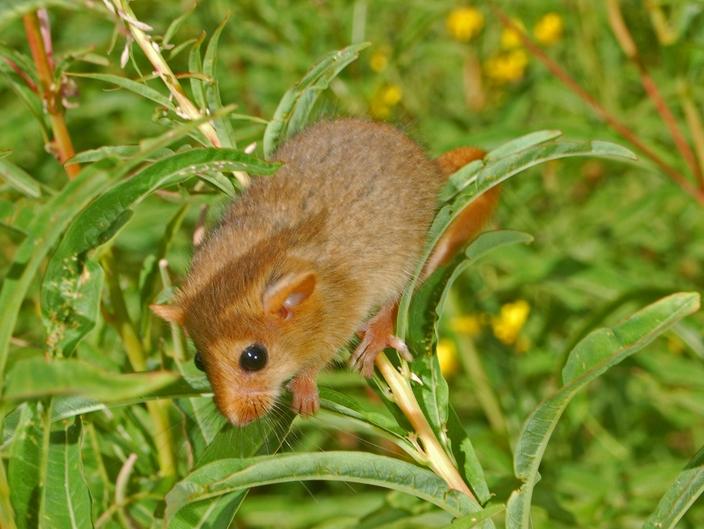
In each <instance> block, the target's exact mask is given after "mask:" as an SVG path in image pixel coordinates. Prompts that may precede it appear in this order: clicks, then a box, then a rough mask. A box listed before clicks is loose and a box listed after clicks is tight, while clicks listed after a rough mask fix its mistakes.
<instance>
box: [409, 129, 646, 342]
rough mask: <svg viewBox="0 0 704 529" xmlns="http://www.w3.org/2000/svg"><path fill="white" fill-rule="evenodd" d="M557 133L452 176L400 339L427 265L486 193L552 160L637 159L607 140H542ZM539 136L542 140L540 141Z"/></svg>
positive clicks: (442, 194)
mask: <svg viewBox="0 0 704 529" xmlns="http://www.w3.org/2000/svg"><path fill="white" fill-rule="evenodd" d="M541 134H542V135H541ZM553 134H555V132H554V131H546V132H545V133H532V134H531V135H529V138H528V140H525V138H523V139H522V138H519V139H517V140H513V142H510V143H513V147H512V146H511V145H510V143H509V147H499V148H498V149H495V150H494V151H492V152H496V151H499V155H500V154H501V151H502V150H503V151H504V153H506V152H507V151H508V152H513V153H514V154H508V155H505V156H498V155H492V152H490V153H489V154H487V157H486V158H485V160H475V161H473V162H470V163H469V164H467V165H465V166H464V167H462V168H460V169H459V170H458V171H457V172H455V173H454V174H452V175H451V176H450V177H449V179H448V183H447V184H446V185H445V187H444V188H443V190H442V191H441V192H440V201H441V202H443V203H446V204H445V205H444V206H443V207H442V208H441V209H440V211H438V213H437V214H436V216H435V219H434V221H433V224H432V226H431V228H430V232H429V235H428V244H427V245H426V249H425V252H424V255H423V258H422V259H420V261H419V264H418V267H417V268H416V273H415V275H414V279H413V280H412V281H410V282H409V284H408V285H407V287H406V289H405V291H404V293H403V295H402V296H401V300H400V302H399V309H398V317H397V320H396V334H397V335H398V336H399V337H400V338H402V339H405V338H406V336H407V334H408V333H409V327H408V311H409V308H410V304H411V298H412V296H413V294H414V292H415V290H416V285H417V282H418V277H419V276H420V273H421V271H422V269H423V265H424V264H425V262H426V261H427V259H428V258H429V256H430V255H431V253H432V250H433V248H434V247H435V245H436V244H437V243H438V241H439V240H440V237H442V235H443V234H444V233H445V231H446V230H447V229H448V227H449V226H450V225H451V224H452V221H454V220H455V218H457V217H458V216H459V214H460V213H461V212H462V211H463V210H464V208H466V207H467V206H469V205H470V204H471V203H472V202H473V201H474V200H475V199H476V198H478V197H479V196H480V195H481V194H482V193H484V192H485V191H487V190H488V189H490V188H492V187H494V186H496V185H498V184H500V183H501V182H503V181H505V180H508V179H509V178H511V177H512V176H514V175H516V174H518V173H520V172H522V171H525V170H526V169H529V168H531V167H533V166H535V165H538V164H540V163H544V162H547V161H550V160H555V159H559V158H565V157H570V156H594V157H605V158H616V159H622V160H634V159H635V155H634V154H633V153H631V151H629V150H627V149H625V148H623V147H620V146H618V145H614V144H611V143H607V142H598V141H585V142H570V141H557V140H553V141H549V142H544V143H543V142H542V141H543V140H544V139H545V138H547V137H549V136H550V135H553ZM536 138H537V139H538V140H540V142H538V143H537V144H536ZM521 142H525V143H526V144H527V145H532V146H529V147H527V148H523V147H525V146H523V147H522V148H521V150H519V151H518V152H515V149H516V145H518V146H519V147H521ZM487 159H488V160H487Z"/></svg>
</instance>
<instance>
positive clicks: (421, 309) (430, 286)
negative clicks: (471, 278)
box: [397, 230, 533, 354]
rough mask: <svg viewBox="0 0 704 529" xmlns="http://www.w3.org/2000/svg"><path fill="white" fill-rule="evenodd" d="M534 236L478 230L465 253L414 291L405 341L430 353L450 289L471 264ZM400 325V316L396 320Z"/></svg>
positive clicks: (405, 322)
mask: <svg viewBox="0 0 704 529" xmlns="http://www.w3.org/2000/svg"><path fill="white" fill-rule="evenodd" d="M532 241H533V237H532V236H531V235H529V234H527V233H523V232H519V231H511V230H502V231H487V232H483V233H481V234H479V235H478V236H477V238H476V239H474V240H473V241H472V242H471V243H470V245H469V246H468V247H467V249H466V250H465V251H464V253H462V254H459V255H458V256H456V257H455V258H454V259H453V260H452V261H451V262H450V263H448V264H447V265H445V266H441V267H440V268H438V269H437V270H435V272H433V273H432V274H431V275H430V277H428V278H427V279H426V280H425V281H424V282H423V284H422V285H420V286H419V287H418V289H417V290H416V291H415V293H414V294H413V297H412V299H411V302H410V306H409V309H408V313H407V319H405V320H403V327H404V328H407V329H408V333H407V335H406V344H407V345H408V347H409V348H410V349H411V351H413V352H414V353H415V354H431V353H432V347H433V344H434V343H435V340H436V338H437V329H436V327H437V322H438V319H439V317H440V315H441V314H442V311H443V308H444V306H445V299H446V298H447V293H448V292H449V291H450V288H451V287H452V285H453V284H454V282H455V281H456V280H457V278H459V277H460V276H461V275H462V274H463V273H464V271H465V270H467V268H468V267H470V266H472V265H474V264H475V263H476V262H477V261H479V260H480V259H481V258H482V257H484V256H486V255H487V254H489V253H491V252H492V251H494V250H496V249H498V248H501V247H504V246H508V245H512V244H528V243H530V242H532ZM397 323H398V324H399V325H400V324H401V320H400V316H399V319H398V320H397Z"/></svg>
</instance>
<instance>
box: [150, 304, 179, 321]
mask: <svg viewBox="0 0 704 529" xmlns="http://www.w3.org/2000/svg"><path fill="white" fill-rule="evenodd" d="M149 308H150V309H152V312H153V313H154V314H156V315H157V316H159V317H160V318H161V319H162V320H164V321H168V322H169V323H178V324H179V325H183V322H184V320H185V319H186V314H185V313H184V311H183V309H182V308H181V307H180V306H179V305H149Z"/></svg>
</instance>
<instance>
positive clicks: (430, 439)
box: [375, 352, 476, 500]
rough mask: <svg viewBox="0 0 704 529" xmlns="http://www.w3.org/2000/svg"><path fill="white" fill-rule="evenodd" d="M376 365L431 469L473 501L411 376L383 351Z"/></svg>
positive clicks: (451, 486) (377, 358)
mask: <svg viewBox="0 0 704 529" xmlns="http://www.w3.org/2000/svg"><path fill="white" fill-rule="evenodd" d="M375 364H376V367H377V369H378V370H379V371H380V372H381V375H382V376H383V377H384V380H385V381H386V383H387V384H388V385H389V388H390V389H391V393H392V395H393V397H394V402H396V404H397V406H398V407H399V408H400V409H401V411H402V412H403V414H404V415H405V416H406V418H407V419H408V421H409V422H410V423H411V426H413V429H414V430H415V432H416V434H417V435H418V439H419V440H420V443H421V446H422V449H423V452H424V453H425V456H426V457H427V459H428V462H429V465H430V468H432V469H433V471H434V472H435V473H436V474H437V475H438V476H440V477H441V478H442V479H443V480H445V482H446V483H447V484H448V485H449V486H450V488H453V489H455V490H458V491H460V492H463V493H464V494H466V495H467V496H469V497H470V498H472V499H473V500H476V498H475V497H474V494H472V491H470V490H469V487H468V486H467V484H466V483H465V482H464V480H463V479H462V476H460V473H459V471H458V470H457V467H455V465H454V463H453V462H452V460H451V459H450V457H449V456H448V455H447V453H446V452H445V450H444V449H443V447H442V445H441V444H440V441H438V438H437V437H436V436H435V432H433V429H432V428H431V427H430V424H429V423H428V420H427V419H426V418H425V415H424V414H423V411H422V410H421V409H420V405H419V404H418V401H417V400H416V397H415V395H414V394H413V390H412V389H411V384H410V382H409V381H408V379H407V378H406V377H404V376H403V375H401V373H399V372H398V371H397V370H396V368H395V367H394V365H393V364H392V363H391V362H390V361H389V359H388V358H387V357H386V355H385V354H384V353H383V352H382V353H380V354H379V355H378V356H377V357H376V360H375Z"/></svg>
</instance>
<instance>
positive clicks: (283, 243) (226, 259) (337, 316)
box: [177, 119, 443, 423]
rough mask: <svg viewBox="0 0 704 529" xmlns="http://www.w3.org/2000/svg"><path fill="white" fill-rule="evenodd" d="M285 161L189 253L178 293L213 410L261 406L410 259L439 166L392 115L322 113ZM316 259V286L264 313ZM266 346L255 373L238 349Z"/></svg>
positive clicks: (403, 277) (401, 274) (324, 352)
mask: <svg viewBox="0 0 704 529" xmlns="http://www.w3.org/2000/svg"><path fill="white" fill-rule="evenodd" d="M275 159H276V160H279V161H282V162H283V163H284V166H283V167H282V168H281V169H280V170H279V171H278V172H277V173H276V174H275V175H274V176H272V177H270V178H262V179H259V180H257V181H256V182H255V184H254V185H253V186H252V187H251V188H250V189H249V190H248V191H247V192H246V193H245V194H244V195H243V196H242V197H241V199H239V200H237V201H236V202H235V203H234V204H233V205H232V207H231V209H230V210H229V211H228V212H227V214H226V215H225V217H224V219H223V222H222V224H221V225H220V226H219V227H218V228H217V229H216V230H215V231H214V232H213V233H211V234H210V236H209V237H208V239H207V240H206V242H205V243H204V244H203V245H202V246H201V247H200V248H199V249H198V251H197V253H196V255H195V256H194V259H193V263H192V266H191V270H190V272H189V274H188V278H187V280H186V282H185V284H184V286H183V287H182V290H181V292H180V294H179V296H178V299H177V304H178V305H179V306H180V307H181V308H182V310H183V314H184V315H185V317H184V324H185V326H186V328H187V329H188V332H189V335H190V336H191V337H192V339H193V340H194V342H195V344H196V346H197V347H198V350H199V351H200V352H201V355H202V358H203V362H204V364H205V367H206V371H207V374H208V377H209V379H210V381H211V383H212V385H213V389H214V392H215V396H216V402H217V404H218V407H219V408H220V410H221V411H222V412H223V413H224V414H225V415H226V416H227V417H229V418H230V420H232V421H233V422H236V423H244V422H247V421H249V420H251V419H253V418H255V417H258V416H260V415H262V414H263V413H264V412H265V411H267V409H268V408H269V407H270V406H271V404H272V402H273V401H274V399H275V398H276V397H277V396H278V394H279V392H280V389H281V387H282V385H283V384H284V382H285V381H286V380H287V379H289V378H291V377H292V376H296V375H301V376H309V377H314V376H315V373H316V372H317V371H318V370H319V369H320V368H322V367H323V366H324V365H325V364H327V363H328V362H329V361H330V359H331V358H332V357H333V356H334V354H335V352H336V351H337V350H338V349H339V348H340V347H341V346H343V345H344V344H345V343H346V341H347V340H349V338H350V337H351V336H352V334H353V333H354V332H355V331H356V330H357V329H359V327H360V326H361V324H362V323H363V322H364V321H365V319H366V318H367V317H368V316H369V314H370V312H371V311H372V310H373V309H374V308H375V307H379V306H380V305H382V304H384V303H387V302H389V301H393V300H394V299H395V298H396V297H397V296H398V295H399V293H400V292H401V290H402V289H403V287H404V285H405V284H406V282H407V280H408V277H409V275H410V273H412V271H413V270H414V268H415V266H416V263H417V260H418V257H419V255H420V252H421V250H422V248H423V244H424V241H425V236H426V232H427V229H428V226H429V224H430V222H431V220H432V217H433V214H434V211H435V207H436V200H437V198H436V197H437V193H438V191H439V188H440V185H441V183H442V180H443V178H442V176H441V172H440V170H439V168H438V166H437V165H436V164H435V163H434V162H432V161H431V160H429V159H428V158H427V157H426V156H425V154H424V153H423V151H422V149H421V148H420V147H419V146H418V145H416V144H415V143H414V142H413V141H412V140H410V139H409V138H408V137H407V136H406V135H404V134H403V133H401V132H400V131H398V130H396V129H394V128H393V127H391V126H389V125H385V124H380V123H372V122H369V121H363V120H358V119H341V120H337V121H323V122H320V123H317V124H315V125H313V126H311V127H309V128H308V129H306V130H305V131H303V132H302V133H300V134H299V135H297V136H296V137H294V138H293V139H291V140H290V141H288V142H287V143H286V144H284V145H283V146H282V147H281V148H280V150H279V151H278V152H277V153H276V156H275ZM305 271H312V272H313V273H314V274H315V278H316V282H315V289H314V291H313V293H312V294H311V295H310V296H309V297H308V298H307V299H306V300H305V301H304V302H303V303H302V304H301V305H300V307H299V308H297V309H296V310H295V311H294V313H293V315H292V317H291V318H290V319H283V318H280V317H277V316H276V315H272V314H267V313H266V312H265V311H264V310H263V305H262V296H263V293H264V292H265V290H266V289H267V288H268V287H269V286H270V285H271V284H273V283H276V281H277V279H278V278H281V277H283V276H285V275H286V274H289V273H294V272H296V273H297V272H305ZM254 342H258V343H261V344H263V345H264V346H265V347H266V348H267V349H268V351H269V361H268V364H267V366H266V367H265V368H264V369H263V370H262V371H258V372H255V373H250V372H244V371H242V370H241V369H240V368H239V364H238V360H239V355H240V353H241V351H242V350H243V349H244V348H245V347H247V346H248V345H249V344H251V343H254Z"/></svg>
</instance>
